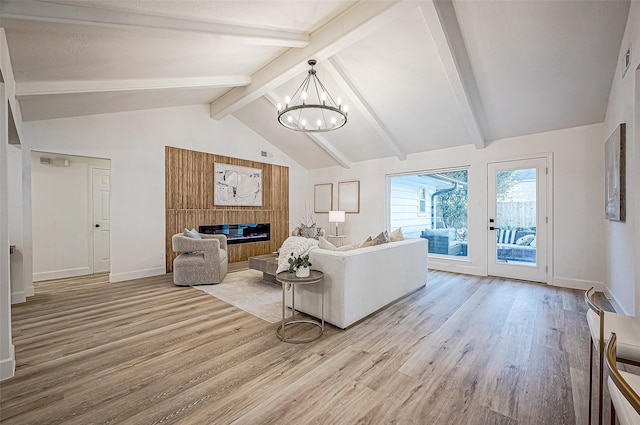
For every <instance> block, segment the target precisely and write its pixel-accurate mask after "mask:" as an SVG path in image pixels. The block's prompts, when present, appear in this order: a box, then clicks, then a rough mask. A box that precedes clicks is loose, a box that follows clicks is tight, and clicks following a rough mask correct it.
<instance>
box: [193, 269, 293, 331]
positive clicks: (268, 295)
mask: <svg viewBox="0 0 640 425" xmlns="http://www.w3.org/2000/svg"><path fill="white" fill-rule="evenodd" d="M194 288H196V289H199V290H201V291H204V292H206V293H207V294H209V295H213V296H214V297H216V298H219V299H221V300H222V301H224V302H226V303H229V304H231V305H233V306H235V307H238V308H240V309H242V310H244V311H246V312H247V313H250V314H253V315H254V316H256V317H259V318H261V319H262V320H266V321H267V322H269V323H276V322H279V321H280V320H282V286H280V285H279V284H275V283H270V282H265V281H264V280H262V272H260V271H257V270H243V271H240V272H234V273H227V275H226V276H225V277H224V279H223V280H222V282H221V283H219V284H217V285H199V286H194Z"/></svg>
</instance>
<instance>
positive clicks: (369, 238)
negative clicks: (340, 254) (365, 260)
mask: <svg viewBox="0 0 640 425" xmlns="http://www.w3.org/2000/svg"><path fill="white" fill-rule="evenodd" d="M367 246H373V240H372V239H371V236H369V237H368V238H367V239H366V240H365V241H364V242H362V243H361V244H360V248H365V247H367Z"/></svg>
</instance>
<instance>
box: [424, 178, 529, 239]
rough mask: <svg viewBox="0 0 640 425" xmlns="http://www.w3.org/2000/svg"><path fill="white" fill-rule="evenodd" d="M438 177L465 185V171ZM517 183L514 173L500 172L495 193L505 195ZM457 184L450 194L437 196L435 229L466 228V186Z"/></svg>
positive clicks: (467, 197) (467, 199)
mask: <svg viewBox="0 0 640 425" xmlns="http://www.w3.org/2000/svg"><path fill="white" fill-rule="evenodd" d="M438 175H440V176H443V177H446V178H448V179H452V180H456V181H458V182H461V183H467V182H468V179H469V173H468V171H467V170H458V171H449V172H446V173H439V174H438ZM516 182H517V179H516V176H514V171H501V172H500V178H499V179H498V181H497V182H496V183H497V188H496V189H497V193H499V194H506V193H508V192H509V189H511V188H512V187H513V186H514V185H515V184H516ZM461 183H457V184H456V188H455V189H453V190H452V191H450V192H445V193H442V194H439V195H438V196H437V199H436V216H437V218H438V220H436V227H444V228H456V229H462V228H467V227H468V222H467V220H468V204H469V202H468V201H469V194H468V185H466V184H461Z"/></svg>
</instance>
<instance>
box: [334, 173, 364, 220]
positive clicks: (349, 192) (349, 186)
mask: <svg viewBox="0 0 640 425" xmlns="http://www.w3.org/2000/svg"><path fill="white" fill-rule="evenodd" d="M338 210H340V211H344V212H347V213H359V212H360V181H358V180H357V181H351V182H340V183H338Z"/></svg>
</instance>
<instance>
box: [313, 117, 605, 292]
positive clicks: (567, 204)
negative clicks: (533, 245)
mask: <svg viewBox="0 0 640 425" xmlns="http://www.w3.org/2000/svg"><path fill="white" fill-rule="evenodd" d="M602 140H603V126H602V125H601V124H598V125H591V126H584V127H578V128H572V129H565V130H559V131H553V132H548V133H541V134H534V135H529V136H523V137H515V138H510V139H504V140H499V141H496V142H493V143H491V144H490V145H489V146H488V147H487V148H485V149H481V150H478V149H476V148H475V147H473V146H471V145H469V146H462V147H456V148H451V149H442V150H437V151H431V152H424V153H420V154H413V155H409V156H408V158H407V160H406V161H404V162H402V161H399V160H398V159H396V158H386V159H382V160H374V161H365V162H361V163H356V164H353V166H352V168H351V169H348V170H347V169H343V168H340V167H332V168H327V169H321V170H312V171H310V172H309V178H310V181H309V185H310V186H309V187H310V189H309V190H311V188H313V185H314V184H316V183H320V182H322V183H326V182H333V183H334V185H335V184H336V183H338V182H339V181H348V180H360V214H347V219H346V223H345V224H344V229H345V234H346V235H347V236H348V240H347V241H346V243H355V242H362V241H364V239H366V237H367V236H369V235H375V234H377V233H379V232H380V231H381V230H383V229H384V228H385V225H386V223H385V175H386V174H394V173H403V172H413V171H420V170H434V169H442V168H449V167H460V166H469V259H468V261H465V260H457V259H443V260H440V259H438V261H436V260H435V259H432V260H430V261H429V265H430V267H434V268H440V269H444V270H451V271H458V272H463V273H470V274H478V275H486V274H487V235H488V232H487V205H486V197H487V163H488V162H495V161H502V160H509V159H516V158H524V157H528V156H536V155H541V154H544V155H546V154H548V153H551V154H552V157H553V169H552V174H553V176H554V182H553V211H552V217H551V218H552V223H553V226H554V237H553V241H552V243H553V253H554V255H553V258H552V269H551V272H552V282H550V283H553V284H556V285H560V286H568V287H576V288H588V287H589V286H590V285H595V286H597V287H599V288H602V284H603V282H604V278H605V274H604V249H603V226H604V224H603V221H604V207H603V196H604V195H603V193H604V150H603V147H602ZM334 196H335V193H334ZM334 199H335V198H334ZM321 216H322V215H321ZM321 219H322V220H325V221H326V219H327V218H326V216H322V217H321ZM321 225H326V223H322V222H321Z"/></svg>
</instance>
